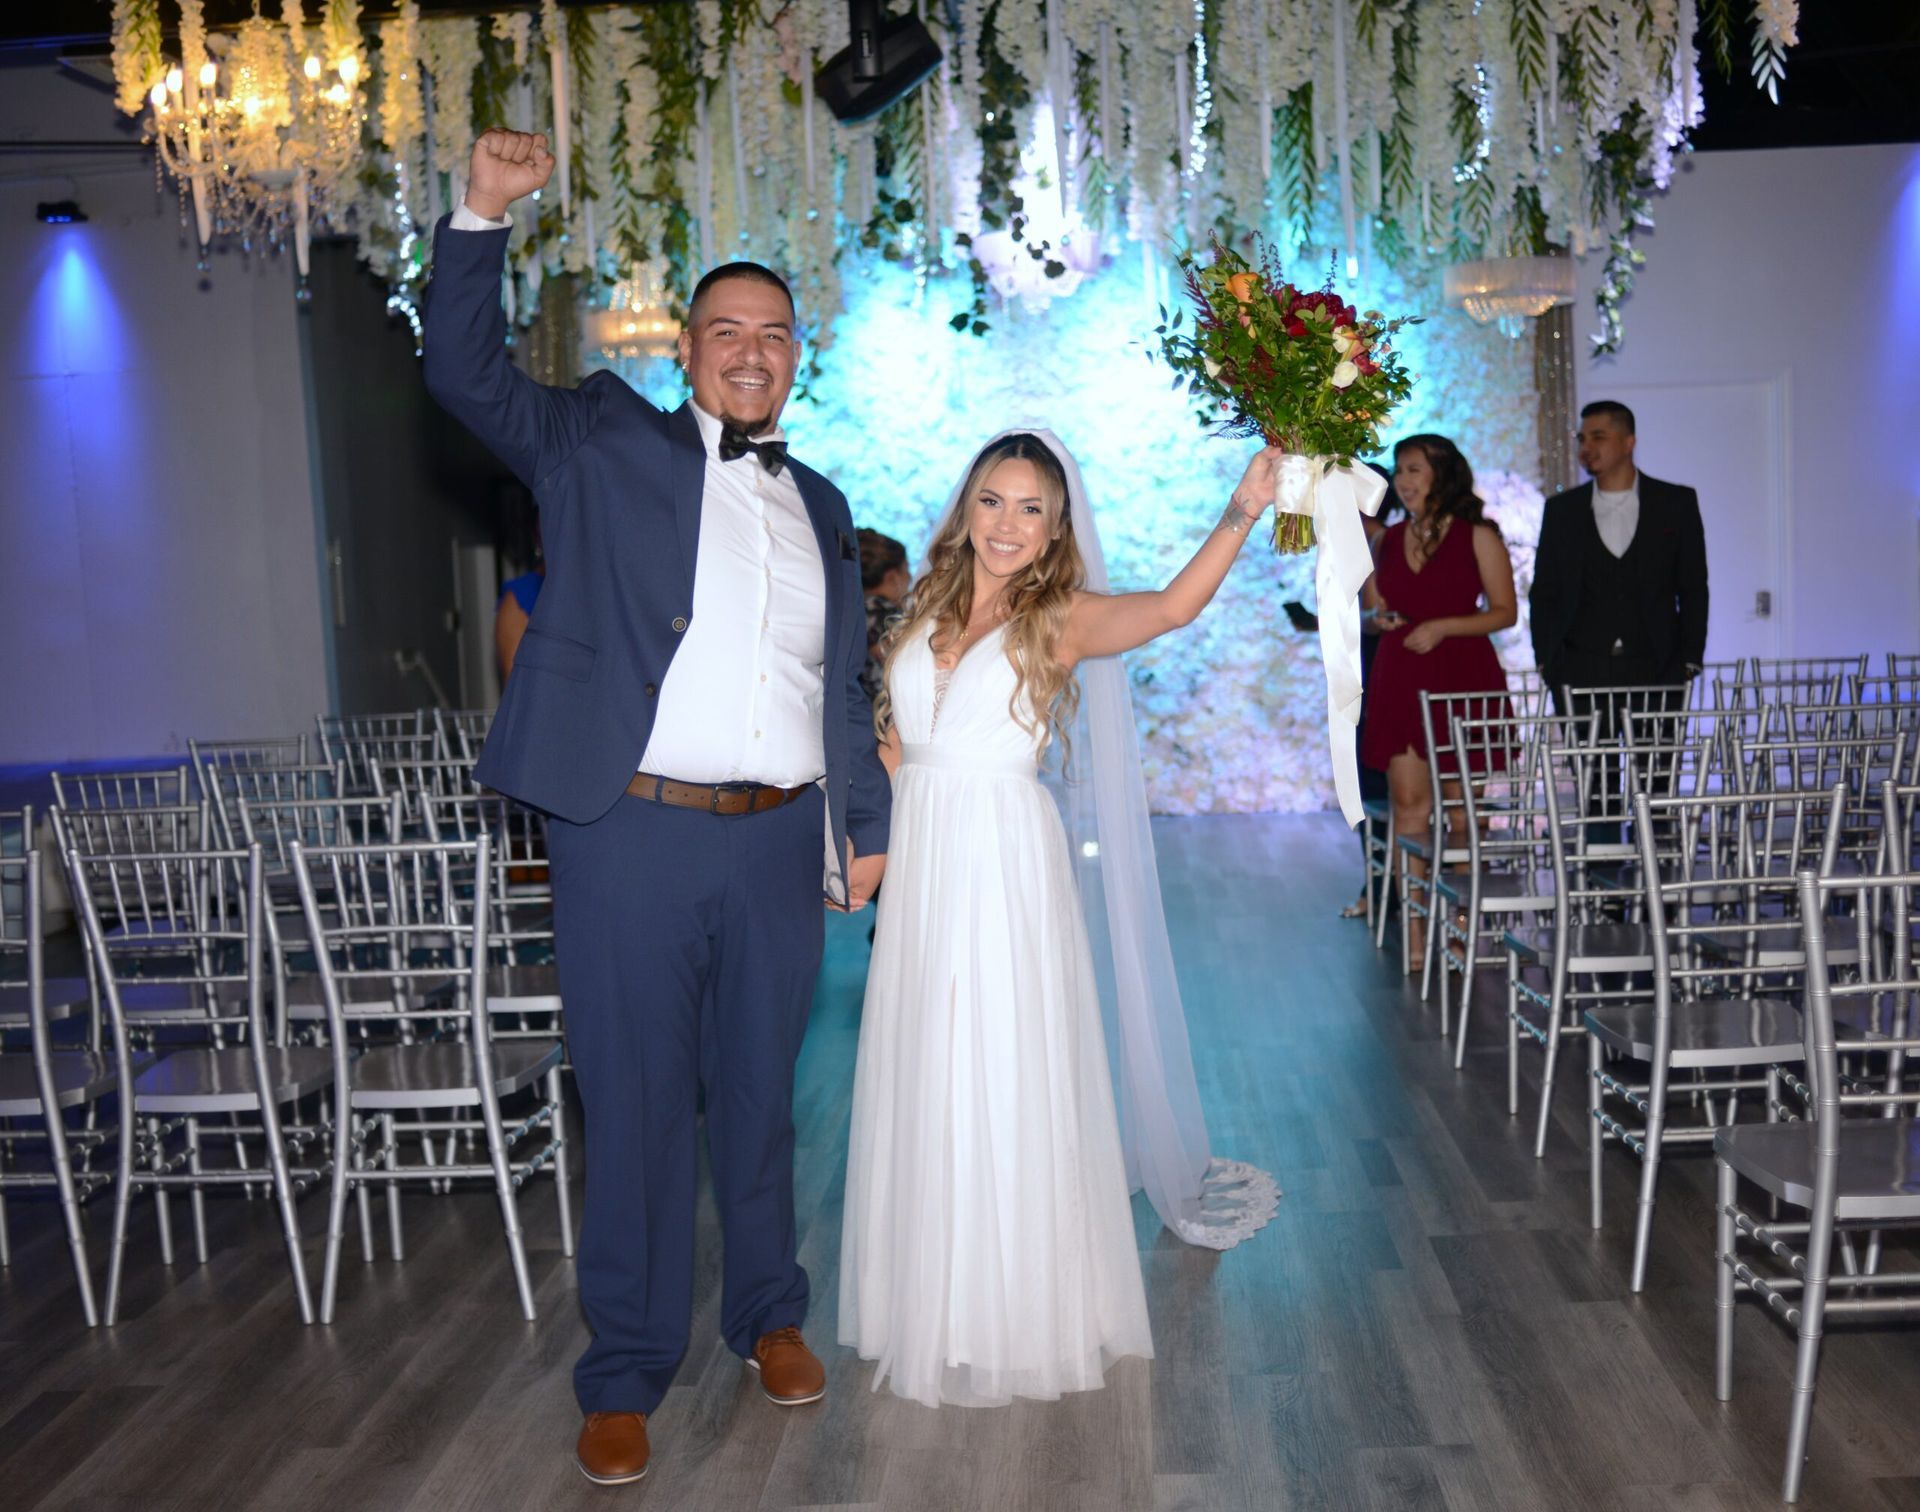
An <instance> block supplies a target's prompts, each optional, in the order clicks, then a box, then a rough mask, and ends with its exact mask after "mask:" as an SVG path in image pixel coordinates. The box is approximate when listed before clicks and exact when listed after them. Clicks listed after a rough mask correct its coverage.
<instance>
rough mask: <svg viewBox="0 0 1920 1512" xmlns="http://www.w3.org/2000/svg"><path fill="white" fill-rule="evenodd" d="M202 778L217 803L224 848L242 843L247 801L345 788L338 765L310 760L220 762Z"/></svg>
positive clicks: (309, 796) (218, 835)
mask: <svg viewBox="0 0 1920 1512" xmlns="http://www.w3.org/2000/svg"><path fill="white" fill-rule="evenodd" d="M201 781H202V784H203V787H204V790H205V793H206V796H207V797H208V798H209V799H210V800H211V801H212V805H213V820H214V837H215V839H216V840H217V841H218V842H219V843H220V845H221V846H222V848H223V849H226V850H237V849H238V848H239V847H240V845H241V843H242V842H241V834H242V826H241V822H240V806H241V805H242V804H243V803H261V802H269V801H273V800H281V801H293V800H305V801H307V802H313V801H315V800H317V799H321V798H331V797H333V796H335V795H336V794H338V793H339V792H340V791H341V788H342V782H343V777H342V773H341V769H340V768H339V767H338V766H332V765H329V764H327V763H325V762H307V763H306V764H305V765H302V766H277V767H266V766H261V767H246V766H224V767H222V766H217V767H212V768H209V769H206V770H204V771H203V772H202V773H201Z"/></svg>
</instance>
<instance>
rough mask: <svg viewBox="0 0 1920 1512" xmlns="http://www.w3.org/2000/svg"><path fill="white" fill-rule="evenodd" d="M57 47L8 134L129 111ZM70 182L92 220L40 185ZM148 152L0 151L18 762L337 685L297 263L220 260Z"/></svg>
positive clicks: (168, 736) (197, 724)
mask: <svg viewBox="0 0 1920 1512" xmlns="http://www.w3.org/2000/svg"><path fill="white" fill-rule="evenodd" d="M120 121H121V118H120V117H119V115H118V113H117V112H116V111H115V110H114V108H113V102H112V100H111V98H110V97H109V96H107V95H106V94H104V93H101V92H99V91H97V90H95V89H93V88H91V87H89V86H87V85H84V84H81V83H79V82H77V81H75V80H73V79H72V78H69V77H64V76H62V75H61V74H60V73H58V72H57V71H56V70H55V69H54V68H53V67H51V66H50V64H49V63H48V62H47V61H46V60H44V59H28V60H15V61H13V62H11V63H9V64H8V65H5V66H0V139H5V140H7V141H9V142H14V141H19V140H21V139H23V138H28V137H38V138H43V139H54V138H70V139H71V138H77V139H87V140H94V139H101V138H108V137H113V136H124V135H125V131H124V128H123V127H122V126H121V125H120ZM69 197H73V198H77V199H79V201H80V202H81V204H82V206H83V207H84V209H85V210H86V213H87V215H88V217H89V219H88V221H87V222H86V224H84V225H75V226H47V225H41V224H39V223H38V222H37V221H36V220H35V219H34V213H33V212H34V206H35V204H36V202H38V201H41V200H50V199H65V198H69ZM188 240H189V238H188V237H186V236H185V235H184V234H183V232H182V230H181V226H180V219H179V207H178V202H177V201H176V200H175V199H174V198H173V197H172V195H171V194H165V195H162V194H157V193H156V192H155V187H154V178H153V170H152V166H151V160H150V159H149V158H147V157H146V156H144V155H134V154H125V155H121V156H119V157H103V156H85V155H78V154H72V153H59V154H53V153H48V154H44V155H41V154H23V153H20V152H9V153H6V154H0V762H35V761H58V760H68V759H86V758H112V757H117V756H124V755H146V754H157V753H160V752H165V751H176V750H182V749H184V747H185V742H186V740H187V737H188V736H190V735H209V736H226V735H250V734H255V733H260V734H266V733H273V732H279V731H290V730H294V729H298V728H302V727H306V726H309V725H310V723H311V721H312V719H313V716H314V714H315V713H316V712H317V711H318V710H320V709H322V708H324V707H325V706H326V702H327V684H326V675H325V653H324V645H323V629H322V624H321V618H320V611H321V605H320V592H319V572H318V557H317V553H316V550H315V533H314V499H313V492H312V487H311V482H310V477H311V472H310V468H309V450H308V441H307V419H306V412H305V402H304V398H303V395H302V389H301V370H300V361H299V341H298V331H297V326H296V320H297V318H298V317H297V315H296V310H295V305H294V301H293V275H292V270H291V267H290V265H289V263H288V262H287V261H286V260H266V259H256V260H255V261H254V263H253V264H252V265H251V266H249V265H248V264H247V263H246V262H245V261H244V260H243V259H242V258H240V257H239V256H237V255H230V256H221V257H217V258H216V259H215V260H214V266H213V269H212V271H211V274H210V276H209V277H208V278H207V279H205V280H204V281H203V280H201V279H199V278H197V277H196V275H195V272H194V253H193V251H192V249H191V247H190V246H189V245H188V244H187V243H188Z"/></svg>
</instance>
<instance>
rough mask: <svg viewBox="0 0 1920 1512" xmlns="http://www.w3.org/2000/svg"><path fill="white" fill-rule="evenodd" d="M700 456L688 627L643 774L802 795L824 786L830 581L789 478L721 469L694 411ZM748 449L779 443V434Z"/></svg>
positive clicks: (664, 683) (742, 463)
mask: <svg viewBox="0 0 1920 1512" xmlns="http://www.w3.org/2000/svg"><path fill="white" fill-rule="evenodd" d="M693 414H694V418H695V419H696V420H698V421H699V423H700V441H701V444H702V445H704V446H705V447H706V450H707V482H706V491H705V494H704V495H703V497H702V499H701V503H700V548H699V555H698V557H697V558H696V559H695V563H694V574H693V617H692V619H691V620H690V621H689V622H688V624H687V630H686V634H685V635H684V636H683V637H682V638H681V642H680V649H679V650H678V651H676V652H675V653H674V657H673V664H672V665H671V666H670V667H668V668H667V675H666V676H665V677H664V678H662V679H661V681H660V707H659V710H658V712H657V713H656V714H655V715H654V720H653V735H652V738H651V739H649V740H648V742H647V749H646V754H645V755H644V756H642V757H641V758H640V770H641V771H643V772H652V773H653V774H654V775H656V776H660V777H674V778H678V779H679V780H680V781H682V782H765V783H771V784H773V785H774V786H777V787H798V786H800V784H802V783H804V782H813V781H815V780H817V779H818V778H820V777H822V776H824V775H826V770H827V755H826V746H825V743H824V741H823V739H822V737H821V709H822V706H823V704H824V702H825V700H826V673H825V665H824V664H825V661H826V644H827V625H826V621H827V573H826V566H825V564H824V563H823V562H822V560H821V557H820V538H819V537H818V536H816V535H815V534H814V532H813V520H812V518H811V517H810V516H809V515H808V514H807V506H806V503H805V501H804V500H802V499H801V497H800V486H799V484H797V483H795V482H794V480H793V470H792V469H791V468H784V469H782V470H781V472H780V474H779V475H778V476H777V477H776V476H775V475H774V474H772V473H770V472H768V471H767V470H766V468H765V467H764V466H763V465H762V464H761V462H760V459H759V458H758V457H755V456H753V455H752V454H751V453H750V454H748V455H747V456H744V457H741V458H739V459H737V460H736V461H733V462H722V461H721V460H720V422H719V420H717V419H716V418H714V417H713V416H712V415H709V414H708V413H707V412H706V411H705V410H703V409H701V408H700V406H699V405H697V404H696V405H694V406H693ZM755 439H756V440H763V441H765V440H772V441H778V440H782V439H784V437H783V435H782V433H781V431H780V430H779V429H778V428H777V427H776V428H775V429H774V430H772V431H768V432H763V433H762V434H761V435H760V436H757V437H756V438H755Z"/></svg>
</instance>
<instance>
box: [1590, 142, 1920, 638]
mask: <svg viewBox="0 0 1920 1512" xmlns="http://www.w3.org/2000/svg"><path fill="white" fill-rule="evenodd" d="M1653 218H1654V228H1653V230H1652V231H1650V232H1647V233H1645V234H1644V237H1643V244H1644V245H1645V247H1646V251H1647V264H1646V266H1645V267H1644V268H1643V269H1641V270H1640V273H1639V276H1638V277H1637V279H1636V280H1635V283H1634V290H1633V294H1632V296H1631V297H1630V298H1629V299H1628V301H1627V304H1626V320H1627V339H1626V345H1625V347H1624V348H1623V349H1622V350H1621V352H1620V354H1619V355H1618V356H1617V357H1606V358H1590V359H1588V360H1587V361H1585V362H1583V363H1582V364H1581V367H1580V371H1579V374H1578V377H1577V386H1578V389H1579V397H1580V399H1581V400H1582V402H1585V401H1589V400H1593V399H1604V398H1619V399H1623V400H1625V401H1626V402H1627V403H1628V404H1630V405H1631V406H1632V407H1633V409H1634V411H1635V413H1636V415H1637V416H1638V420H1639V431H1640V442H1639V448H1638V451H1637V457H1638V460H1639V462H1640V465H1641V466H1642V467H1644V468H1645V469H1646V471H1647V472H1649V473H1651V474H1652V475H1653V476H1655V477H1657V478H1669V479H1674V480H1676V481H1679V482H1683V483H1691V484H1693V485H1694V486H1695V487H1697V488H1698V489H1699V490H1700V507H1701V513H1702V515H1703V516H1704V517H1705V520H1706V525H1707V553H1708V560H1709V566H1710V569H1711V573H1712V585H1713V616H1712V625H1711V628H1710V631H1709V634H1708V639H1707V656H1708V658H1709V659H1710V660H1728V659H1731V658H1734V657H1737V656H1821V655H1836V654H1851V653H1855V652H1860V651H1870V652H1873V653H1875V654H1874V658H1873V660H1874V662H1875V664H1876V665H1875V667H1874V670H1875V671H1884V670H1885V668H1884V665H1883V664H1882V655H1881V653H1884V652H1887V651H1902V652H1909V653H1911V652H1914V651H1920V467H1916V466H1915V464H1914V460H1913V458H1914V450H1913V439H1912V433H1913V427H1914V420H1915V417H1916V416H1920V356H1916V352H1920V147H1916V146H1913V145H1911V144H1908V145H1899V146H1878V147H1807V148H1794V149H1788V150H1781V151H1772V152H1711V153H1705V152H1703V153H1698V154H1696V155H1694V156H1693V157H1691V158H1688V159H1686V160H1684V163H1683V166H1682V168H1681V171H1680V172H1679V173H1677V174H1675V176H1674V183H1673V189H1672V192H1671V193H1669V194H1666V195H1663V196H1661V197H1660V198H1659V199H1658V200H1656V202H1655V204H1654V209H1653ZM1599 262H1600V259H1599V257H1598V256H1595V257H1592V258H1589V259H1588V260H1587V263H1586V265H1585V266H1584V267H1583V269H1582V280H1581V296H1582V297H1581V302H1580V304H1579V306H1578V307H1577V308H1576V310H1575V324H1576V329H1583V328H1585V327H1586V326H1589V325H1590V324H1591V322H1592V318H1593V317H1592V313H1591V311H1592V304H1591V292H1592V287H1593V283H1594V279H1595V277H1596V275H1597V273H1598V269H1599ZM1763 594H1764V595H1766V596H1767V599H1766V609H1765V611H1764V612H1763V610H1762V609H1761V607H1760V604H1759V600H1760V596H1761V595H1763Z"/></svg>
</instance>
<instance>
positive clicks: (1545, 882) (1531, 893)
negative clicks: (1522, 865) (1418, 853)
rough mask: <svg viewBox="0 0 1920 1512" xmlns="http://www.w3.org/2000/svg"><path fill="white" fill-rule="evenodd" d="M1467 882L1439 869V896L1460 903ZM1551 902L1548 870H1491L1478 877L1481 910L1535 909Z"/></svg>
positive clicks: (1456, 874) (1465, 896)
mask: <svg viewBox="0 0 1920 1512" xmlns="http://www.w3.org/2000/svg"><path fill="white" fill-rule="evenodd" d="M1471 882H1472V878H1471V877H1468V876H1465V875H1463V874H1462V873H1459V872H1443V873H1442V874H1441V877H1440V882H1439V890H1440V896H1441V897H1443V898H1451V899H1452V900H1453V901H1454V902H1456V903H1464V902H1466V900H1467V892H1468V888H1469V885H1470V883H1471ZM1554 902H1555V899H1554V892H1553V873H1552V872H1547V871H1542V872H1492V873H1489V874H1488V875H1487V876H1484V877H1482V878H1481V879H1480V912H1482V913H1537V912H1539V911H1540V910H1542V909H1547V908H1552V907H1553V906H1554Z"/></svg>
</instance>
